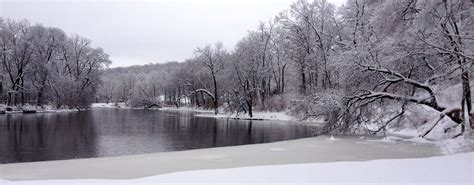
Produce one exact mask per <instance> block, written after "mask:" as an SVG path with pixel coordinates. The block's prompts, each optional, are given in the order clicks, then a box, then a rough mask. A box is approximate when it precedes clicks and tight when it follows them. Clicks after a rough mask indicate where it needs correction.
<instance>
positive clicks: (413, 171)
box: [0, 153, 474, 185]
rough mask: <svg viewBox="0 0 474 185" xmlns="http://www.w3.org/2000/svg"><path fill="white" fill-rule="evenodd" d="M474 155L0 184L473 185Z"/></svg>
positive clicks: (4, 183)
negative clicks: (127, 178) (125, 177)
mask: <svg viewBox="0 0 474 185" xmlns="http://www.w3.org/2000/svg"><path fill="white" fill-rule="evenodd" d="M473 158H474V153H463V154H456V155H450V156H441V157H432V158H419V159H391V160H375V161H365V162H334V163H310V164H291V165H275V166H256V167H244V168H233V169H221V170H200V171H188V172H177V173H171V174H165V175H158V176H153V177H147V178H141V179H135V180H51V181H19V182H8V181H3V182H2V181H0V184H2V185H42V184H75V185H82V184H191V183H192V184H195V183H198V184H234V185H239V184H392V185H393V184H417V185H420V184H440V185H441V184H442V185H449V184H456V185H464V184H466V185H472V184H473V183H474V173H472V172H473V170H474V169H473V166H474V162H473Z"/></svg>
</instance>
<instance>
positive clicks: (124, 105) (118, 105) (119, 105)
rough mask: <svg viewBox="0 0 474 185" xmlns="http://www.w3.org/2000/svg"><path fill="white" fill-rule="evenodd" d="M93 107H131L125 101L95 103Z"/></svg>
mask: <svg viewBox="0 0 474 185" xmlns="http://www.w3.org/2000/svg"><path fill="white" fill-rule="evenodd" d="M91 107H92V108H129V107H128V106H127V105H126V104H125V103H93V104H91Z"/></svg>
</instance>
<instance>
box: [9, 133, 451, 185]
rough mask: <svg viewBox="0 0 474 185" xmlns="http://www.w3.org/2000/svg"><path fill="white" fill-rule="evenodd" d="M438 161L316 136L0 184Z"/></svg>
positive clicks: (40, 172) (57, 169)
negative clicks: (251, 168) (307, 165)
mask: <svg viewBox="0 0 474 185" xmlns="http://www.w3.org/2000/svg"><path fill="white" fill-rule="evenodd" d="M438 155H442V152H441V151H440V149H439V148H438V147H436V146H434V145H432V144H418V143H409V142H404V141H396V142H385V141H382V140H381V138H373V137H367V138H358V137H340V136H333V137H331V136H319V137H314V138H306V139H298V140H291V141H282V142H275V143H266V144H253V145H241V146H232V147H217V148H209V149H199V150H188V151H180V152H161V153H150V154H140V155H128V156H117V157H104V158H88V159H76V160H62V161H61V160H60V161H45V162H33V163H13V164H1V165H0V179H7V180H47V179H135V178H142V177H148V176H154V175H160V174H168V173H173V172H181V171H193V170H206V169H223V168H236V167H248V166H264V165H280V164H302V163H331V162H340V161H367V160H378V159H405V158H423V157H432V156H438Z"/></svg>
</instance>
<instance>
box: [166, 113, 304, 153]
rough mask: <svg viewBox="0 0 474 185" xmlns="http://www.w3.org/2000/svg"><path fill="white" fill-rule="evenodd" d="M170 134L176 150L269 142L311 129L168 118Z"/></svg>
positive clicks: (225, 120)
mask: <svg viewBox="0 0 474 185" xmlns="http://www.w3.org/2000/svg"><path fill="white" fill-rule="evenodd" d="M163 122H164V123H168V124H166V125H168V126H166V127H164V128H165V129H166V132H164V133H168V135H169V136H170V137H172V138H171V139H170V140H169V142H171V145H173V146H181V147H177V148H175V149H176V150H185V149H196V148H209V147H218V146H233V145H244V144H254V143H265V142H273V141H281V140H287V139H295V138H301V137H307V136H310V135H311V132H310V131H309V130H308V129H307V127H304V126H301V125H292V124H286V125H285V124H273V123H271V122H259V121H253V122H252V121H244V120H227V119H213V118H204V117H192V116H191V117H177V116H167V117H166V116H165V117H163Z"/></svg>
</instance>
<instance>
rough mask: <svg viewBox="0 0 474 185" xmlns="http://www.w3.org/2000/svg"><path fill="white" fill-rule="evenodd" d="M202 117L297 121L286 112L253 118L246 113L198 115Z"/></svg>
mask: <svg viewBox="0 0 474 185" xmlns="http://www.w3.org/2000/svg"><path fill="white" fill-rule="evenodd" d="M196 116H200V117H213V118H219V119H245V120H278V121H296V118H294V117H293V116H290V115H288V114H286V113H285V112H254V113H253V117H250V116H249V115H248V114H244V113H219V114H217V115H214V114H198V115H196Z"/></svg>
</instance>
